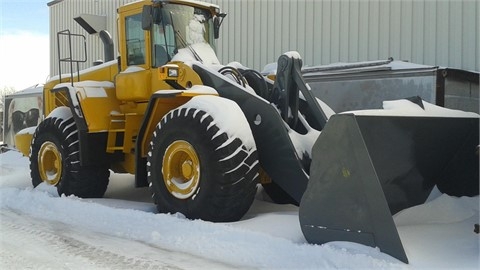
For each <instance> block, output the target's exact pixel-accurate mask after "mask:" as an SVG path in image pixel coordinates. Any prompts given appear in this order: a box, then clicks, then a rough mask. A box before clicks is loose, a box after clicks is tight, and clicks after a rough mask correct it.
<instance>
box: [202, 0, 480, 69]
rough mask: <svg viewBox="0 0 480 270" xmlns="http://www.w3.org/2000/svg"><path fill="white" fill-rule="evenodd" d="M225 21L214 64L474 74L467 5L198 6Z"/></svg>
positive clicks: (268, 1)
mask: <svg viewBox="0 0 480 270" xmlns="http://www.w3.org/2000/svg"><path fill="white" fill-rule="evenodd" d="M206 2H213V3H215V4H217V5H219V6H220V7H222V10H223V11H224V12H226V13H228V16H227V17H226V19H225V22H224V25H223V26H222V31H221V40H220V41H219V44H218V49H219V50H220V53H219V58H220V59H221V60H222V61H223V62H224V63H228V62H230V61H239V62H241V63H243V64H244V65H247V66H250V67H253V68H256V69H261V68H263V66H264V65H265V64H267V63H270V62H274V61H276V60H277V58H278V56H279V55H280V54H282V53H284V52H286V51H289V50H296V51H298V52H299V53H300V54H301V55H302V58H303V61H304V65H310V66H313V65H321V64H329V63H335V62H354V61H366V60H378V59H387V58H388V57H393V58H394V59H397V60H406V61H410V62H414V63H419V64H426V65H434V66H435V65H438V66H448V67H455V68H461V69H467V70H477V71H478V70H480V69H479V58H480V54H479V51H480V47H479V43H480V42H479V39H480V36H479V23H480V22H479V16H480V3H479V2H478V1H475V0H465V1H460V0H451V1H447V0H440V1H433V0H401V1H400V0H392V1H388V0H363V1H339V0H317V1H315V0H290V1H287V0H283V1H282V0H277V1H273V0H206Z"/></svg>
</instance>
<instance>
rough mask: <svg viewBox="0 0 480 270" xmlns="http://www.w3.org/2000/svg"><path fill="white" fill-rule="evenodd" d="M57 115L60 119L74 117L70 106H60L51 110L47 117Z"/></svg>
mask: <svg viewBox="0 0 480 270" xmlns="http://www.w3.org/2000/svg"><path fill="white" fill-rule="evenodd" d="M49 117H52V118H53V117H56V118H60V119H69V118H70V117H72V111H71V110H70V108H68V107H58V108H55V109H54V110H53V111H51V112H50V113H49V114H48V116H47V117H46V118H49Z"/></svg>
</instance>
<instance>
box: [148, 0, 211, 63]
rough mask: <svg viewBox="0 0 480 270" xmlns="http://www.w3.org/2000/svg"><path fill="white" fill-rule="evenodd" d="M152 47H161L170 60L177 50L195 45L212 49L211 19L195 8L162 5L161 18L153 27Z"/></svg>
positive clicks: (206, 12) (207, 14) (208, 12)
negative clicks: (203, 45) (200, 44)
mask: <svg viewBox="0 0 480 270" xmlns="http://www.w3.org/2000/svg"><path fill="white" fill-rule="evenodd" d="M152 30H153V31H152V32H153V35H152V36H153V39H152V43H153V44H152V45H153V46H154V51H155V45H156V46H157V49H156V50H163V49H161V48H158V47H159V46H161V47H163V48H164V49H165V50H166V52H167V54H168V58H170V59H171V58H172V57H173V55H175V54H176V53H177V52H178V50H179V49H182V48H187V47H189V46H190V45H193V44H197V43H208V44H210V46H211V47H212V48H213V49H215V47H214V37H213V19H212V14H211V13H210V11H208V10H203V9H199V8H195V7H190V6H185V5H177V4H164V5H163V6H162V12H161V18H159V20H157V21H156V23H155V24H154V26H153V29H152Z"/></svg>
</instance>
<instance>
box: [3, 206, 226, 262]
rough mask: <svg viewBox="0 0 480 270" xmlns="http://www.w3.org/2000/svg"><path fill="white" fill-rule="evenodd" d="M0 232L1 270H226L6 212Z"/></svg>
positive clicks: (186, 257)
mask: <svg viewBox="0 0 480 270" xmlns="http://www.w3.org/2000/svg"><path fill="white" fill-rule="evenodd" d="M0 229H1V234H0V268H1V269H15V268H18V267H20V268H22V269H185V268H194V267H195V266H196V267H199V266H200V265H201V266H202V267H203V266H204V265H205V264H204V263H206V264H207V267H208V268H215V267H222V268H225V267H227V268H229V267H228V266H226V265H220V264H216V263H215V262H205V261H203V260H201V259H198V258H195V257H192V258H190V257H189V256H185V255H183V254H179V253H174V252H170V251H167V250H162V249H158V248H155V247H151V246H148V245H145V244H142V243H138V242H134V241H133V240H127V239H119V238H115V237H111V236H107V235H103V234H95V233H92V232H89V231H80V230H81V229H78V228H70V227H68V226H67V225H65V224H63V223H58V222H52V221H43V220H38V219H32V218H30V217H28V216H24V215H21V214H18V213H15V212H12V211H10V210H6V209H2V211H1V212H0ZM139 246H140V247H139ZM139 253H140V254H139ZM178 265H180V266H178ZM209 266H211V267H209Z"/></svg>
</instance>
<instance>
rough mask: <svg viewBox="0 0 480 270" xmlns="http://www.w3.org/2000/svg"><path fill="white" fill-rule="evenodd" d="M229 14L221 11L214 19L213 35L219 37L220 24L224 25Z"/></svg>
mask: <svg viewBox="0 0 480 270" xmlns="http://www.w3.org/2000/svg"><path fill="white" fill-rule="evenodd" d="M225 16H227V14H226V13H219V14H217V16H216V17H215V19H213V37H214V38H215V39H218V38H219V37H220V25H222V22H223V19H224V18H225Z"/></svg>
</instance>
